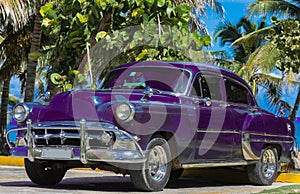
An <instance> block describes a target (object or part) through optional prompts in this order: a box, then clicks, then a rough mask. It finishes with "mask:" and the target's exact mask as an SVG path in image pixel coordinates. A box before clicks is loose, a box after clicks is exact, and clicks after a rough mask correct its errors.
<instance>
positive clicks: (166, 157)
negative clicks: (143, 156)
mask: <svg viewBox="0 0 300 194" xmlns="http://www.w3.org/2000/svg"><path fill="white" fill-rule="evenodd" d="M146 153H147V161H146V162H145V164H144V167H143V169H142V170H131V171H130V178H131V181H132V183H133V185H134V186H135V187H136V188H138V189H141V190H145V191H161V190H162V189H163V188H164V187H165V186H166V184H167V183H168V181H169V178H170V172H171V151H170V147H169V144H168V142H167V141H166V140H165V139H164V138H163V137H161V136H157V137H154V138H153V139H151V141H150V142H149V144H148V146H147V152H146Z"/></svg>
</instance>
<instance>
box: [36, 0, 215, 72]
mask: <svg viewBox="0 0 300 194" xmlns="http://www.w3.org/2000/svg"><path fill="white" fill-rule="evenodd" d="M40 13H41V15H42V17H43V22H42V25H43V31H44V33H46V35H48V36H49V37H51V38H52V39H53V40H55V46H54V47H53V51H54V52H53V56H52V57H51V58H52V62H51V64H52V65H53V69H54V70H55V71H56V72H64V73H66V72H67V71H68V70H69V69H76V68H78V66H79V63H80V62H81V60H82V59H83V55H85V54H86V43H87V42H88V43H89V44H90V45H91V46H92V47H93V46H94V45H95V44H96V43H97V42H106V43H105V50H106V51H107V52H110V51H112V52H114V51H115V50H118V51H120V52H121V53H127V55H121V56H123V57H127V59H128V60H126V61H125V62H128V61H130V60H131V61H132V60H149V59H167V60H172V59H184V58H185V59H186V57H183V55H185V54H186V53H180V52H178V51H177V48H180V47H182V48H184V49H181V50H183V51H185V50H187V48H193V49H196V50H200V49H201V48H202V47H203V46H206V45H208V44H210V41H211V40H210V37H209V36H200V35H199V34H198V33H197V32H195V33H193V32H190V31H189V21H190V6H189V5H188V4H184V3H181V4H178V5H174V4H173V3H172V1H171V0H120V1H116V0H58V1H57V0H56V1H52V2H49V3H47V4H46V5H44V6H43V7H42V8H41V10H40ZM151 25H152V26H153V25H155V26H158V28H155V29H153V30H151V31H149V28H147V26H151ZM132 26H140V27H141V28H142V30H139V31H138V32H134V33H132V32H128V31H126V30H125V31H122V29H125V28H128V27H132ZM163 26H172V29H176V30H173V31H174V34H172V36H173V37H171V38H170V34H167V33H165V30H166V29H165V27H163ZM167 31H168V32H170V33H171V31H169V29H167ZM150 32H151V33H152V34H150ZM142 41H143V42H144V46H140V42H142ZM186 41H189V42H186ZM149 42H152V43H153V44H151V46H147V45H145V43H149ZM137 45H139V46H137ZM164 45H165V46H164ZM174 46H175V47H174ZM149 47H151V48H149ZM164 47H165V48H164ZM129 53H130V57H129V58H128V55H129ZM102 55H103V54H102ZM100 57H101V56H100ZM119 58H120V57H119ZM116 61H118V62H123V61H124V60H123V61H120V60H115V62H116ZM74 64H75V65H74Z"/></svg>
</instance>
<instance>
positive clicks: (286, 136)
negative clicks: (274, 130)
mask: <svg viewBox="0 0 300 194" xmlns="http://www.w3.org/2000/svg"><path fill="white" fill-rule="evenodd" d="M246 133H247V134H250V135H260V136H267V137H285V138H293V136H289V135H280V134H269V133H259V132H246ZM246 133H244V134H246Z"/></svg>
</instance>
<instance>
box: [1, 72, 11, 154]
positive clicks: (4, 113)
mask: <svg viewBox="0 0 300 194" xmlns="http://www.w3.org/2000/svg"><path fill="white" fill-rule="evenodd" d="M10 78H11V77H8V78H7V79H6V80H4V84H3V90H2V96H1V113H0V127H1V128H0V130H1V132H0V152H1V154H3V153H6V150H5V147H4V145H5V136H4V135H5V130H6V124H7V105H8V101H9V99H8V98H9V84H10Z"/></svg>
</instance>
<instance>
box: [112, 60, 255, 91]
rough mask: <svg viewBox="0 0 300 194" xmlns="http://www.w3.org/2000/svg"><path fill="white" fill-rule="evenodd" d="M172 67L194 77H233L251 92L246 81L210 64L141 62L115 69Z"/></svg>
mask: <svg viewBox="0 0 300 194" xmlns="http://www.w3.org/2000/svg"><path fill="white" fill-rule="evenodd" d="M131 66H134V67H170V68H177V69H186V70H189V71H190V72H192V74H193V75H195V74H196V73H198V72H199V71H200V72H203V71H205V72H210V73H214V74H221V75H226V76H228V77H231V78H233V79H235V80H237V81H239V82H241V83H243V84H244V85H246V86H247V87H248V88H249V89H250V90H251V88H250V87H249V85H248V84H247V82H246V81H245V80H243V79H242V78H240V77H239V76H238V75H236V74H235V73H233V72H232V71H230V70H228V69H225V68H222V67H219V66H216V65H212V64H208V63H198V62H185V61H141V62H132V63H127V64H124V65H121V66H118V67H117V68H115V69H123V68H128V67H131Z"/></svg>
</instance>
